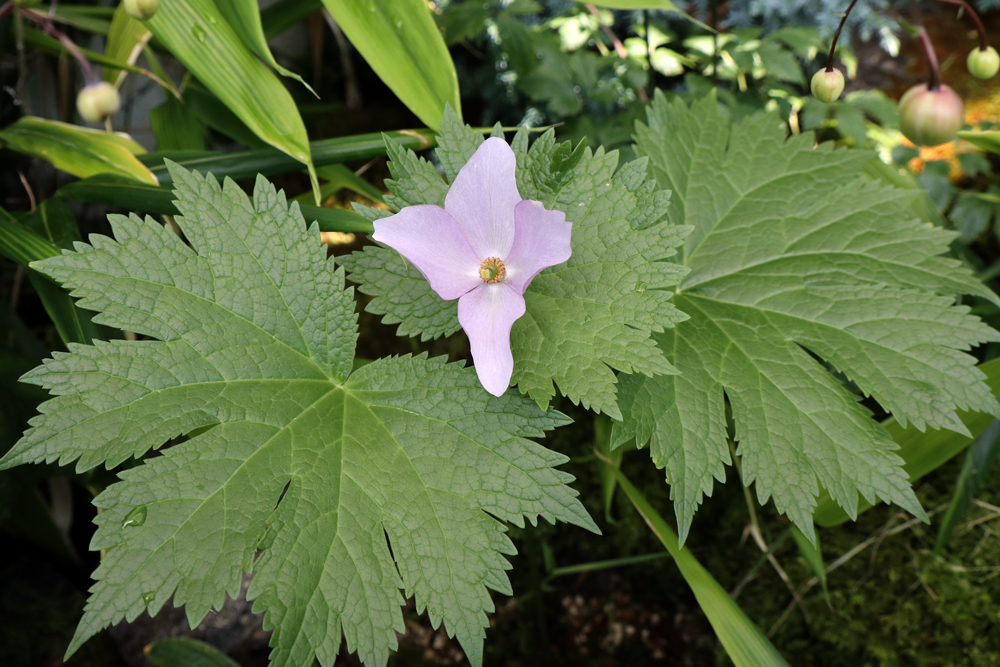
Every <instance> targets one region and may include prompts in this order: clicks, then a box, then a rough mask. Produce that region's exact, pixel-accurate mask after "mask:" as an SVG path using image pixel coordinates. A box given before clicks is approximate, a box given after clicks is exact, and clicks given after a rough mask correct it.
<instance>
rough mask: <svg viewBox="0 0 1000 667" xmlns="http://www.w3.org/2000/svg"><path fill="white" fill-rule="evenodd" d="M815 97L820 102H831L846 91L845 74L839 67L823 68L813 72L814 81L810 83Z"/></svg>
mask: <svg viewBox="0 0 1000 667" xmlns="http://www.w3.org/2000/svg"><path fill="white" fill-rule="evenodd" d="M809 89H810V90H812V94H813V97H815V98H816V99H817V100H819V101H820V102H826V103H827V104H829V103H830V102H833V101H834V100H835V99H837V98H838V97H840V94H841V93H842V92H844V75H843V74H842V73H841V72H840V70H839V69H834V70H831V71H829V72H828V71H826V70H825V69H821V70H820V71H818V72H816V73H815V74H813V78H812V82H811V83H810V84H809Z"/></svg>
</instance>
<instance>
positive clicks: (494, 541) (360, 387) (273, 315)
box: [0, 165, 597, 667]
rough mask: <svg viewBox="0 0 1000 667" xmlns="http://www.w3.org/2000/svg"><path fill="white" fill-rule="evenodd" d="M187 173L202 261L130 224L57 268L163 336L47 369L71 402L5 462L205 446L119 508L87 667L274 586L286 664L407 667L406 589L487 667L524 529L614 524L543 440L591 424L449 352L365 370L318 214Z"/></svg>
mask: <svg viewBox="0 0 1000 667" xmlns="http://www.w3.org/2000/svg"><path fill="white" fill-rule="evenodd" d="M171 173H172V175H173V179H174V183H175V185H176V187H177V191H176V192H177V196H178V199H179V201H178V202H176V204H177V208H178V209H179V210H180V211H181V213H182V217H178V218H177V223H178V224H179V225H180V227H181V228H182V229H183V231H184V234H185V236H186V238H187V240H188V241H189V243H190V246H189V245H186V244H185V243H184V242H183V241H182V239H181V238H180V237H179V236H178V235H177V234H174V233H173V232H172V231H171V230H170V229H168V228H164V227H162V226H161V225H159V224H157V223H156V222H155V221H153V220H150V219H147V220H146V221H145V222H144V221H142V220H140V219H139V218H137V217H131V218H126V217H122V216H112V217H111V223H112V228H113V230H114V235H115V239H114V240H112V239H110V238H107V237H103V236H96V235H95V236H92V237H91V238H90V243H91V245H86V244H83V243H78V244H76V252H67V253H66V254H63V255H61V256H59V257H55V258H52V259H49V260H46V261H43V262H39V263H37V264H35V268H37V269H38V270H40V271H42V272H44V273H45V274H47V275H49V276H51V277H52V278H54V279H56V280H58V281H60V282H62V283H64V284H66V285H67V286H68V287H71V288H72V289H73V295H74V296H76V297H78V298H79V299H80V301H79V303H80V305H81V306H83V307H86V308H89V309H92V310H97V311H100V313H101V314H100V315H98V316H97V317H95V320H97V321H100V322H103V323H105V324H108V325H110V326H113V327H119V328H124V329H127V330H130V331H135V332H137V333H140V334H143V335H145V336H149V337H152V338H155V339H158V340H145V341H132V342H129V341H114V342H110V343H98V344H96V345H94V346H82V345H73V346H71V349H70V352H69V353H64V354H60V353H57V354H56V355H55V357H54V358H53V359H51V360H49V361H47V362H46V363H45V364H44V365H43V366H41V367H39V368H37V369H35V370H34V371H32V372H31V373H29V374H28V375H26V376H25V378H24V379H25V380H26V381H28V382H32V383H35V384H39V385H41V386H43V387H45V388H47V389H48V390H49V391H50V392H51V393H52V394H54V395H55V398H52V399H51V400H49V401H48V402H46V403H44V404H43V405H42V407H41V413H42V414H41V415H40V416H38V417H35V418H34V419H33V420H32V422H31V424H32V428H31V429H30V430H29V431H28V432H27V433H26V435H25V436H24V438H23V439H22V440H21V441H20V442H19V443H18V444H17V445H16V446H15V447H14V448H13V449H12V450H11V451H10V452H9V453H8V454H7V456H6V457H5V458H4V459H3V460H2V462H0V468H8V467H11V466H13V465H17V464H19V463H24V462H30V461H53V460H56V459H59V460H60V461H61V462H62V463H69V462H71V461H74V460H76V461H77V467H78V468H79V469H87V468H92V467H94V466H96V465H98V464H100V463H104V464H106V465H108V466H114V465H117V464H119V463H121V462H122V461H124V460H125V459H126V458H128V457H131V456H141V455H142V454H144V453H145V452H147V451H148V450H150V449H155V448H158V447H161V446H162V445H163V444H164V443H165V442H166V441H167V440H169V439H170V438H174V437H177V436H179V435H183V434H191V435H192V437H190V439H187V440H185V441H182V442H180V443H179V444H175V445H173V446H171V447H169V448H166V449H165V450H163V452H162V455H161V456H157V457H153V458H150V459H148V460H147V461H146V462H145V463H144V464H143V465H140V466H138V467H135V468H132V469H130V470H127V471H125V472H123V473H122V474H121V481H120V482H118V483H116V484H114V485H112V486H111V487H109V488H108V489H107V490H105V491H104V492H103V493H101V494H100V495H99V496H98V497H97V498H96V500H95V504H96V505H97V506H98V507H101V508H103V510H104V511H103V512H102V513H101V514H99V515H98V517H97V519H96V523H97V524H98V525H99V528H98V531H97V533H96V535H95V537H94V539H93V542H92V545H91V548H93V549H107V555H106V556H105V558H104V559H103V560H102V562H101V564H100V566H99V567H98V569H97V571H96V573H95V578H96V579H97V582H96V584H95V585H94V586H93V588H92V589H91V596H90V599H89V600H88V603H87V607H86V610H85V613H84V617H83V619H82V621H81V622H80V626H79V628H78V629H77V633H76V635H75V637H74V638H73V641H72V643H71V645H70V647H69V650H68V654H72V653H73V652H74V651H75V650H76V649H77V648H78V647H79V646H80V645H81V644H82V643H83V642H84V641H85V640H86V639H87V638H88V637H90V636H91V635H93V634H94V633H95V632H97V631H98V630H100V629H101V628H103V627H105V626H107V625H109V624H111V623H116V622H118V621H120V620H121V619H127V620H132V619H134V618H136V617H137V616H138V615H139V614H140V613H142V612H143V611H144V610H147V609H148V610H149V612H150V613H152V614H155V613H156V612H157V611H158V610H159V609H160V608H161V607H162V606H163V605H164V604H165V603H166V602H167V601H168V600H169V599H170V598H171V597H173V604H174V605H178V606H179V605H184V606H185V608H186V612H187V616H188V619H189V621H190V623H191V624H192V626H194V625H195V624H197V623H199V622H200V621H201V619H202V618H203V617H204V616H205V615H206V614H207V613H208V612H209V611H210V610H211V609H212V608H213V607H214V608H219V607H221V605H222V604H223V602H224V600H225V596H226V595H230V596H233V597H235V596H236V595H237V594H238V593H239V590H240V582H241V578H242V573H243V572H250V571H252V572H254V578H253V581H252V584H251V587H250V589H249V592H248V596H249V597H250V598H251V599H253V598H256V602H255V605H254V609H255V611H266V612H267V613H266V616H265V627H266V628H268V629H273V630H274V633H273V635H272V638H271V645H272V647H273V652H272V656H271V660H272V664H273V665H276V666H281V667H284V666H294V667H308V666H309V665H312V664H313V661H314V659H316V658H318V659H319V661H320V663H321V664H323V665H331V664H332V663H333V661H334V660H335V658H336V656H337V653H338V650H339V646H340V643H341V636H342V635H343V636H344V637H345V638H346V642H347V646H348V648H349V649H350V650H351V651H357V652H358V654H359V655H360V657H361V659H362V660H363V661H364V662H365V663H366V664H369V665H379V664H384V663H385V662H386V659H387V657H388V652H389V650H390V649H393V648H395V647H396V632H397V631H398V632H401V631H403V629H404V627H403V618H402V614H401V611H400V605H401V603H402V602H403V595H402V594H401V592H400V589H403V590H404V591H405V594H406V595H407V596H410V595H412V596H415V598H416V602H417V607H418V609H419V610H421V611H422V610H424V609H426V610H427V612H428V614H429V616H430V619H431V621H432V623H433V624H434V625H435V627H436V626H437V625H438V624H440V623H441V622H442V621H444V623H445V624H446V627H447V629H448V632H449V633H450V634H453V635H457V636H458V638H459V640H460V641H461V643H462V646H463V648H464V649H465V651H466V652H467V654H468V656H469V658H470V660H471V661H472V663H473V664H479V663H481V661H482V638H483V637H484V634H485V633H484V630H483V629H484V628H485V627H486V626H487V625H488V621H487V618H486V612H489V611H492V610H493V603H492V601H491V599H490V595H489V592H488V590H487V589H493V590H496V591H499V592H502V593H507V594H510V592H511V591H510V584H509V582H508V579H507V577H506V574H505V571H506V570H507V569H509V568H510V565H509V563H508V562H507V560H506V559H505V558H504V554H513V553H514V547H513V544H512V543H511V542H510V540H509V539H508V538H507V537H506V535H505V527H504V524H503V523H501V521H508V522H511V523H514V524H516V525H523V521H524V517H528V518H529V520H531V521H532V522H534V521H536V520H537V517H538V516H542V517H544V518H546V519H548V520H550V521H554V520H557V519H558V520H563V521H569V522H571V523H574V524H577V525H579V526H583V527H585V528H588V529H590V530H593V531H595V532H596V531H597V528H596V526H595V525H594V523H593V521H592V520H591V519H590V517H589V516H588V515H587V513H586V511H585V510H584V509H583V506H582V505H581V504H580V502H579V501H578V500H577V498H576V495H577V494H576V492H574V491H573V490H572V489H570V488H569V487H568V486H567V485H566V484H567V482H569V481H571V480H572V477H571V476H570V475H568V474H567V473H563V472H560V471H558V470H556V469H555V468H554V466H557V465H559V464H561V463H563V462H565V461H566V460H567V459H566V458H565V457H564V456H562V455H560V454H556V453H553V452H551V451H549V450H547V449H545V448H543V447H542V446H540V445H538V444H536V443H534V442H532V441H531V440H528V439H527V438H531V437H539V436H542V435H543V434H544V431H546V430H548V429H552V428H554V427H556V426H559V425H561V424H564V423H566V422H567V420H566V419H565V417H563V416H562V415H560V414H558V413H554V412H550V413H546V412H543V411H542V410H540V409H539V408H538V407H537V406H536V405H535V404H534V403H532V402H531V401H528V400H527V399H525V398H523V397H521V396H518V395H517V394H516V393H514V392H509V393H508V394H507V395H504V396H502V397H499V398H496V397H493V396H491V395H489V394H488V393H487V392H485V391H483V389H482V388H481V387H480V386H479V383H478V380H477V378H476V375H475V373H474V372H472V370H471V369H465V368H462V365H461V364H446V363H444V361H443V360H442V359H427V358H425V357H394V358H386V359H380V360H377V361H375V362H373V363H371V364H368V365H365V366H363V367H361V368H360V369H358V370H355V371H353V372H352V364H353V361H354V347H355V342H356V339H357V335H358V332H357V325H356V319H357V317H356V314H355V312H354V301H353V298H352V294H353V290H351V289H345V288H344V270H343V269H342V268H335V266H334V263H333V260H328V259H327V258H326V252H325V248H324V246H323V245H322V244H321V243H320V240H319V233H318V228H317V227H316V225H315V224H314V225H312V226H311V227H309V228H308V229H307V227H306V225H305V224H304V221H303V219H302V216H301V214H300V213H299V210H298V205H297V204H292V205H291V206H288V204H287V203H286V201H285V198H284V195H283V194H282V193H276V192H275V190H274V188H273V187H272V186H271V185H270V184H269V183H267V181H265V180H264V179H263V178H259V179H258V181H257V187H256V190H255V193H254V195H253V197H252V198H251V197H248V196H247V195H246V194H244V193H243V192H242V191H241V190H240V189H239V188H238V187H237V186H236V185H235V184H234V183H233V182H232V181H228V180H227V181H226V184H225V186H224V187H222V188H220V187H219V185H218V184H217V183H216V181H215V180H214V178H213V177H211V176H210V177H208V178H207V179H203V178H202V177H200V176H197V175H193V174H191V173H189V172H186V171H184V170H183V169H180V168H178V167H176V166H172V165H171ZM258 550H261V551H260V554H259V556H258V555H255V554H257V553H258Z"/></svg>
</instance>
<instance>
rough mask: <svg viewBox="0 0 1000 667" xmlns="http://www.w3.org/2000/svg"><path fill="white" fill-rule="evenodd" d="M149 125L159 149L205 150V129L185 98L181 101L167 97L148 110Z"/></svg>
mask: <svg viewBox="0 0 1000 667" xmlns="http://www.w3.org/2000/svg"><path fill="white" fill-rule="evenodd" d="M149 125H150V127H152V128H153V136H155V137H156V146H157V148H159V149H160V150H161V151H189V150H199V151H203V150H205V131H204V128H203V127H202V125H201V121H199V120H198V119H197V118H196V117H195V115H194V113H193V112H192V111H191V108H190V107H189V106H188V104H187V100H185V101H184V102H181V101H179V100H177V99H176V98H173V97H169V96H168V97H167V99H165V100H164V101H163V103H162V104H161V105H160V106H158V107H156V108H155V109H152V110H150V112H149Z"/></svg>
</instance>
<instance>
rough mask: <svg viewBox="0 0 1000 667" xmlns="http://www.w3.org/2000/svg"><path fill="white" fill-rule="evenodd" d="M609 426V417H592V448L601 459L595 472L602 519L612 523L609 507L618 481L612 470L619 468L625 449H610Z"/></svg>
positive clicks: (600, 415) (602, 415)
mask: <svg viewBox="0 0 1000 667" xmlns="http://www.w3.org/2000/svg"><path fill="white" fill-rule="evenodd" d="M611 425H612V421H611V417H608V416H607V415H605V414H601V413H599V414H597V415H596V416H595V417H594V448H595V449H596V450H597V453H598V455H599V456H600V457H601V459H600V463H599V464H598V466H599V467H598V470H597V472H598V473H599V474H600V476H601V498H602V499H603V501H604V519H605V521H607V522H609V523H614V520H613V519H612V518H611V505H612V503H613V502H614V499H615V489H616V488H617V487H618V479H617V478H616V477H615V473H614V470H618V469H620V468H621V464H622V457H623V456H624V455H625V448H624V447H616V448H615V449H611ZM607 462H610V463H607Z"/></svg>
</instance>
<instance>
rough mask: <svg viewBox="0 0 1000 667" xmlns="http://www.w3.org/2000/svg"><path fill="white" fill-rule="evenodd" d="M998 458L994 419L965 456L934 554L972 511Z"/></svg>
mask: <svg viewBox="0 0 1000 667" xmlns="http://www.w3.org/2000/svg"><path fill="white" fill-rule="evenodd" d="M998 456H1000V420H996V419H994V420H993V423H992V424H990V425H989V426H987V427H986V430H985V431H983V432H982V433H981V434H980V435H979V437H978V438H976V441H975V442H974V443H972V446H971V447H969V449H968V451H966V453H965V462H964V463H963V464H962V472H961V473H959V475H958V481H957V482H956V483H955V494H954V495H953V496H952V498H951V503H950V504H949V505H948V509H947V510H946V511H945V513H944V518H943V519H941V526H940V527H939V528H938V535H937V540H936V541H935V543H934V553H935V554H939V553H941V551H942V550H943V549H944V547H945V545H946V544H948V540H950V539H951V534H952V533H953V532H954V531H955V528H956V527H957V526H958V522H959V520H960V519H961V518H962V515H963V514H965V510H967V509H968V508H969V505H970V504H971V503H972V499H973V498H975V497H976V494H977V493H979V489H980V487H981V486H982V485H983V482H985V481H986V479H987V478H988V477H989V475H990V472H991V471H992V469H993V466H994V464H996V461H997V457H998Z"/></svg>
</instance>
